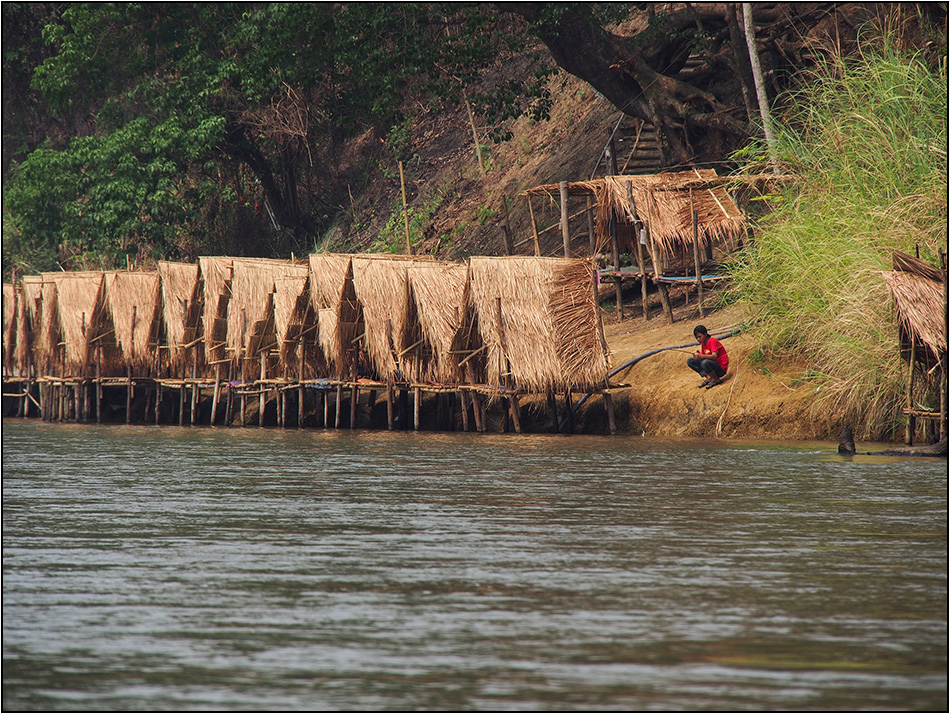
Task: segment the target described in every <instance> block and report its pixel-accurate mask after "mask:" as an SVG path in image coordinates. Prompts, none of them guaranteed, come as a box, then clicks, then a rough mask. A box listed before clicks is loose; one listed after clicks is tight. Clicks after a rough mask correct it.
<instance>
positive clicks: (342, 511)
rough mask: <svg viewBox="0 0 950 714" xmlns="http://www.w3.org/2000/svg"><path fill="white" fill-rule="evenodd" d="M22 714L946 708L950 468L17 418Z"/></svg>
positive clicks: (14, 580) (7, 701)
mask: <svg viewBox="0 0 950 714" xmlns="http://www.w3.org/2000/svg"><path fill="white" fill-rule="evenodd" d="M2 443H3V451H2V461H3V708H4V710H7V711H11V710H30V709H33V710H39V709H42V710H67V709H68V710H136V709H138V710H141V709H146V710H222V709H229V710H293V709H299V710H327V709H330V710H381V709H387V710H392V709H398V710H408V709H414V710H418V709H436V710H559V711H563V710H611V709H613V710H631V709H634V710H764V709H771V710H775V709H784V710H789V709H791V710H851V709H886V710H904V709H941V710H945V709H946V706H947V637H948V633H947V462H946V461H945V460H933V459H926V460H920V459H918V460H910V459H895V458H884V457H868V456H865V457H860V456H859V457H853V458H845V457H840V456H838V455H837V454H836V453H835V448H836V447H835V445H832V444H827V443H824V444H801V443H795V444H776V443H746V442H734V441H728V442H727V441H717V442H710V443H704V442H702V441H697V440H689V441H684V440H660V439H647V438H637V437H633V438H631V437H587V436H570V437H568V436H557V435H532V436H528V435H514V434H508V435H489V434H458V433H456V434H434V433H405V432H400V433H388V432H369V431H359V432H355V433H354V432H349V431H322V430H314V431H310V430H308V431H301V432H298V431H296V430H294V431H281V430H277V429H258V428H248V429H240V428H231V429H225V428H216V429H211V428H207V427H192V428H188V427H185V428H179V427H170V426H169V427H164V426H163V427H154V426H138V427H125V426H121V427H119V426H92V425H69V424H48V423H42V422H35V421H23V420H16V419H11V420H5V421H4V422H3V439H2Z"/></svg>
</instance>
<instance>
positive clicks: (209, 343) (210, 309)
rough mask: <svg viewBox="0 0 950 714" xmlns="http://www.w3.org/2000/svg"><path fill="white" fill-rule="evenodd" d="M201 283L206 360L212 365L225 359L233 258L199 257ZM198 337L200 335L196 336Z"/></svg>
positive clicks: (199, 296) (199, 281) (202, 326)
mask: <svg viewBox="0 0 950 714" xmlns="http://www.w3.org/2000/svg"><path fill="white" fill-rule="evenodd" d="M198 268H199V272H198V284H199V287H200V294H199V295H198V298H199V299H200V301H201V338H202V340H203V342H204V350H203V351H202V353H203V355H204V362H205V364H207V365H213V364H215V363H218V362H220V361H222V360H224V359H226V358H227V359H234V357H235V355H234V354H225V347H226V346H227V344H228V336H227V331H228V327H229V322H228V316H229V314H230V306H229V301H230V299H231V277H232V259H231V258H227V257H220V256H202V257H200V258H198ZM196 338H197V336H196Z"/></svg>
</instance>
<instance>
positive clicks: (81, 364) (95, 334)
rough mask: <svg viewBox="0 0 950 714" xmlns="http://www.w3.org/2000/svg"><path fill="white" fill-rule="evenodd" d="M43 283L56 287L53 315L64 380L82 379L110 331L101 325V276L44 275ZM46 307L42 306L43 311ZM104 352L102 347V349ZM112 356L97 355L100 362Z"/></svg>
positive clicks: (76, 274) (102, 315)
mask: <svg viewBox="0 0 950 714" xmlns="http://www.w3.org/2000/svg"><path fill="white" fill-rule="evenodd" d="M43 277H44V278H45V279H46V280H52V281H53V282H54V283H55V284H56V314H57V317H58V323H59V331H60V336H61V338H62V340H63V343H64V344H63V360H62V364H63V368H64V371H65V376H71V377H85V376H91V374H87V372H88V370H89V368H90V366H91V363H90V359H91V356H92V354H91V350H92V348H93V346H94V345H95V343H94V341H99V340H100V337H101V336H103V335H105V334H106V333H107V332H108V331H109V328H107V327H106V326H105V325H104V324H103V319H104V316H105V312H104V302H103V298H104V294H103V285H104V282H105V281H104V279H103V274H102V273H100V272H92V271H89V272H79V273H44V274H43ZM48 307H49V305H44V310H46V309H48ZM102 348H103V349H104V348H105V346H104V345H103V346H102ZM112 357H113V355H112V354H99V358H101V359H102V361H103V362H105V363H108V362H110V361H111V359H112Z"/></svg>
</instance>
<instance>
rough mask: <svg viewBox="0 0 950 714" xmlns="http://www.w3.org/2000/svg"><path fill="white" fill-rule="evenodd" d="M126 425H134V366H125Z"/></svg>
mask: <svg viewBox="0 0 950 714" xmlns="http://www.w3.org/2000/svg"><path fill="white" fill-rule="evenodd" d="M125 374H126V376H125V379H126V383H125V423H126V424H131V423H132V365H130V364H129V365H126V366H125Z"/></svg>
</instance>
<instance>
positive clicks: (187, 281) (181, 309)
mask: <svg viewBox="0 0 950 714" xmlns="http://www.w3.org/2000/svg"><path fill="white" fill-rule="evenodd" d="M158 274H159V276H160V280H161V310H162V326H161V328H162V332H163V340H162V342H163V344H162V345H161V347H160V349H161V348H165V351H164V353H163V354H162V357H161V361H162V363H163V364H164V365H165V366H167V367H168V369H169V371H170V372H171V373H172V374H181V375H183V374H184V368H185V365H186V364H189V362H188V360H187V353H186V350H185V345H186V344H189V343H190V342H192V341H193V340H194V339H195V334H196V329H197V325H198V308H199V307H200V302H199V301H197V299H196V295H195V293H196V290H197V282H198V266H197V265H195V264H193V263H171V262H168V261H165V260H163V261H161V262H159V264H158Z"/></svg>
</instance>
